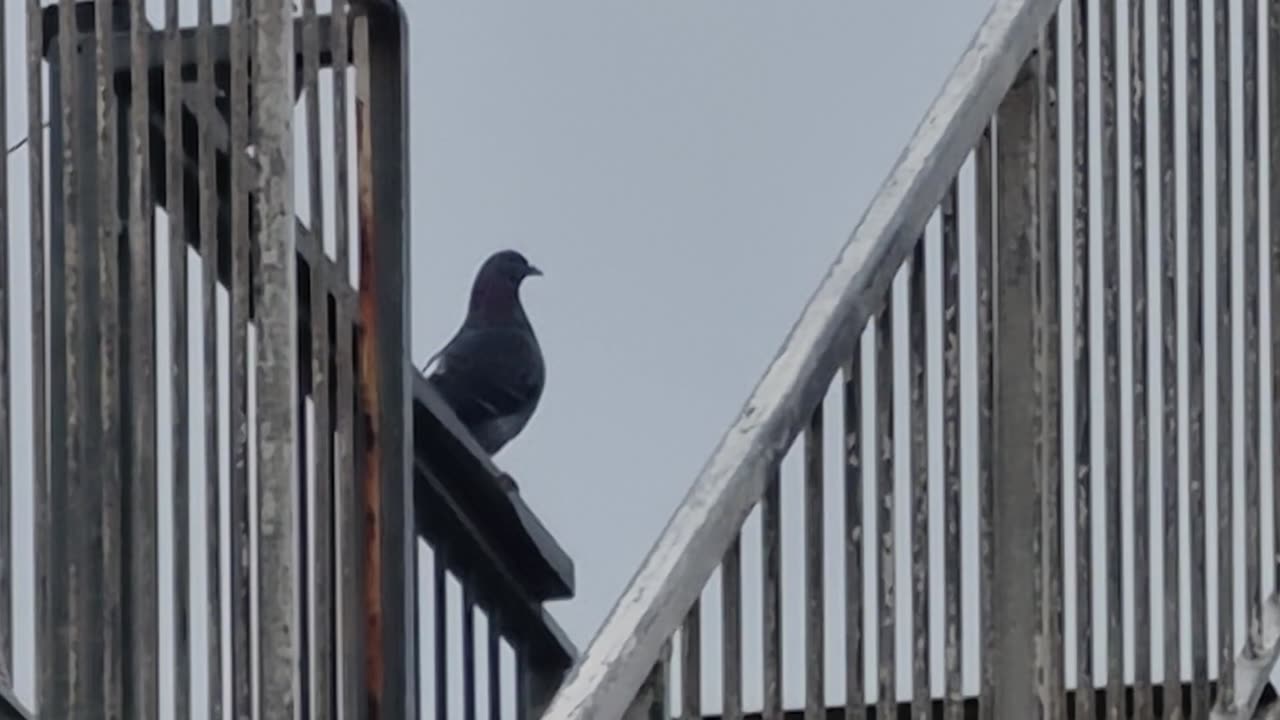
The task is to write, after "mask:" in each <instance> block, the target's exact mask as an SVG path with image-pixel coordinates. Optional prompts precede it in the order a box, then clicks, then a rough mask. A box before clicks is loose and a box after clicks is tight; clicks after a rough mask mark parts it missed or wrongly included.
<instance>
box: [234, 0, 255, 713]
mask: <svg viewBox="0 0 1280 720" xmlns="http://www.w3.org/2000/svg"><path fill="white" fill-rule="evenodd" d="M248 14H249V3H248V0H233V2H232V13H231V37H230V40H229V46H230V51H231V63H230V65H231V68H230V70H231V88H230V93H229V94H230V96H231V98H230V100H231V118H230V126H231V128H230V130H231V148H230V152H229V153H228V166H229V168H230V175H231V177H230V180H231V237H230V241H231V332H230V335H231V348H230V352H229V353H228V358H229V365H230V375H231V378H230V405H231V407H230V410H231V418H230V420H231V422H230V425H231V433H230V434H231V477H230V486H231V487H230V498H229V504H230V511H231V618H232V621H231V678H232V680H231V682H232V686H231V713H232V715H233V716H235V717H246V716H249V715H251V714H252V712H253V695H252V673H253V669H254V665H253V657H252V655H251V652H250V651H251V645H250V642H249V630H250V628H249V622H248V619H249V617H250V615H249V613H250V611H251V610H250V609H251V607H252V602H253V600H252V598H251V597H250V593H249V590H250V585H249V583H250V572H251V561H250V557H249V547H250V546H249V533H250V532H251V528H250V518H249V377H248V362H249V357H248V355H249V200H250V196H249V189H250V187H251V186H250V181H251V178H250V177H249V175H248V168H247V167H246V154H247V151H248V147H249V102H250V99H249V95H248V93H249V90H250V88H249V50H250V44H249V17H248Z"/></svg>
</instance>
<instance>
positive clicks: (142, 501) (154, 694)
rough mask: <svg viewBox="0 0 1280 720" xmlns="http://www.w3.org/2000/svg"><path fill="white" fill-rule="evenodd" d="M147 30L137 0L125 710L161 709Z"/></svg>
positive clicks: (140, 714) (150, 712)
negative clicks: (127, 669)
mask: <svg viewBox="0 0 1280 720" xmlns="http://www.w3.org/2000/svg"><path fill="white" fill-rule="evenodd" d="M149 34H150V31H149V29H148V25H147V20H146V12H145V9H144V7H143V2H142V0H133V2H132V3H131V6H130V13H129V46H130V72H129V77H130V80H131V89H132V95H131V100H130V107H129V110H130V116H129V123H130V127H131V130H130V133H129V134H130V137H131V139H132V145H131V147H130V149H129V154H130V162H129V165H128V173H129V175H128V177H129V281H128V282H127V283H123V284H122V286H123V287H124V288H125V289H126V290H127V291H128V292H129V299H128V302H129V331H128V337H129V358H128V360H129V388H128V392H127V396H128V397H129V398H130V403H129V413H130V421H131V422H130V436H131V449H130V453H129V464H128V468H129V470H128V473H127V475H128V477H129V478H130V482H129V485H128V493H127V496H126V509H125V513H126V515H125V523H124V525H125V528H126V531H127V532H128V537H127V538H126V542H127V543H128V546H129V550H128V553H127V556H126V558H125V562H126V563H127V567H128V571H127V573H126V578H127V586H126V595H125V597H124V598H123V599H122V600H123V604H124V608H125V618H126V627H127V629H126V637H125V643H126V652H125V657H126V662H127V663H128V665H127V667H129V668H130V672H129V675H128V681H127V682H128V684H127V685H126V687H125V699H124V703H125V711H124V716H125V717H130V718H139V719H140V720H143V719H145V718H155V717H158V716H159V708H158V707H157V705H158V703H159V679H158V674H159V645H160V637H159V631H158V628H157V625H158V623H159V603H158V601H157V597H158V595H159V577H158V570H157V567H156V563H157V547H158V541H157V537H156V536H157V517H158V507H157V498H156V472H157V468H156V460H157V459H156V432H157V428H156V393H157V387H156V371H157V368H156V337H155V333H156V331H155V307H154V303H155V258H154V255H153V252H154V247H153V243H154V241H155V235H154V231H153V227H152V217H153V213H154V205H153V201H152V194H151V183H152V180H151V168H152V163H151V152H150V134H151V133H150V122H151V100H150V93H149V82H148V81H147V77H148V69H149V61H150V57H149V52H148V51H149Z"/></svg>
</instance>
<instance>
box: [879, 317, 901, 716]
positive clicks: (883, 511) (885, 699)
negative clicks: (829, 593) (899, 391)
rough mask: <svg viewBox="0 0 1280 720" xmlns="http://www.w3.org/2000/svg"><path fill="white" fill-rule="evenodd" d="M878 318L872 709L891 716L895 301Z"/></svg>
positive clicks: (893, 702)
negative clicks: (876, 655) (875, 658)
mask: <svg viewBox="0 0 1280 720" xmlns="http://www.w3.org/2000/svg"><path fill="white" fill-rule="evenodd" d="M886 294H888V293H886ZM882 302H883V303H884V306H883V307H882V308H881V309H880V314H879V315H877V316H876V345H875V348H876V356H875V357H876V360H875V367H876V375H875V377H876V401H875V402H876V406H875V407H876V410H875V418H876V419H875V425H876V429H875V433H876V445H875V448H876V612H875V618H876V629H877V632H878V636H877V642H876V646H877V649H878V651H879V667H877V668H876V688H877V689H876V697H877V701H876V707H877V712H878V713H879V714H880V715H879V716H880V717H889V714H888V713H891V712H893V709H894V707H895V706H896V705H897V703H898V682H897V678H898V672H897V664H898V660H897V645H898V633H897V629H896V628H897V623H896V622H895V621H894V614H895V613H896V611H897V606H896V601H895V595H896V591H897V570H898V566H897V563H896V562H895V552H894V549H895V547H894V546H895V543H894V494H895V493H894V489H893V486H894V475H893V460H894V444H893V429H894V428H893V395H894V383H893V376H894V367H893V299H892V297H889V298H886V299H885V300H883V301H882Z"/></svg>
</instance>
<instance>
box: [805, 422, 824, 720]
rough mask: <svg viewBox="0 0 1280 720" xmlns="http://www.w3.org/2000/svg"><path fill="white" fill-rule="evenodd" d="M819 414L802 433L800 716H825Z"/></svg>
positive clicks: (811, 718)
mask: <svg viewBox="0 0 1280 720" xmlns="http://www.w3.org/2000/svg"><path fill="white" fill-rule="evenodd" d="M822 413H823V407H822V404H821V403H819V404H818V407H817V408H816V409H814V411H813V414H812V415H810V416H809V424H808V426H807V427H806V428H805V431H804V714H805V720H819V719H820V718H822V717H825V716H826V709H827V703H826V695H825V680H826V675H825V673H826V668H825V662H824V657H823V651H824V647H825V644H824V642H823V633H824V632H825V631H824V630H823V592H824V589H823V588H824V587H825V586H824V583H823V582H822V575H823V564H822V542H823V534H822V512H823V507H822V482H823V480H822V463H823V457H822V432H823V428H822Z"/></svg>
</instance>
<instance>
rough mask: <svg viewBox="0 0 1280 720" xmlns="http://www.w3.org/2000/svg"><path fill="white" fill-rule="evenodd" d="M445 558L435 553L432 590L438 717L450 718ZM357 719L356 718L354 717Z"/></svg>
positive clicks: (447, 597)
mask: <svg viewBox="0 0 1280 720" xmlns="http://www.w3.org/2000/svg"><path fill="white" fill-rule="evenodd" d="M445 560H446V559H445V556H444V553H442V552H441V550H440V549H439V548H436V551H435V562H434V563H432V565H433V567H434V570H435V571H434V577H433V578H432V590H433V592H434V603H433V605H434V610H435V617H434V618H433V620H434V621H435V623H434V628H433V629H434V632H435V638H436V641H435V664H434V666H433V668H432V669H433V670H434V671H435V686H436V717H437V718H447V717H449V648H448V628H449V624H448V620H447V619H446V618H448V617H449V595H448V593H447V592H446V591H445V590H446V588H445ZM517 698H518V700H517V702H518V703H519V702H522V701H523V694H519V693H518V694H517ZM352 717H355V716H352Z"/></svg>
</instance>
